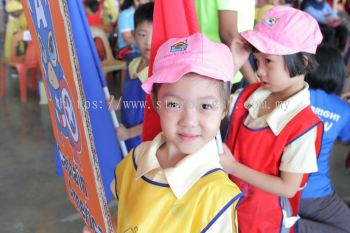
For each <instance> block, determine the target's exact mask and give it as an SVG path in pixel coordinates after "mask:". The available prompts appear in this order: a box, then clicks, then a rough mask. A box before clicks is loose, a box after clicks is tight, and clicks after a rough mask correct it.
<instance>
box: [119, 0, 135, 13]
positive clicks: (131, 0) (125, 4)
mask: <svg viewBox="0 0 350 233" xmlns="http://www.w3.org/2000/svg"><path fill="white" fill-rule="evenodd" d="M131 6H135V4H134V0H124V2H123V4H122V6H121V7H120V10H122V11H123V10H125V9H128V8H129V7H131Z"/></svg>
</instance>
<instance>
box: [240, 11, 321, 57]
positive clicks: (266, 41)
mask: <svg viewBox="0 0 350 233" xmlns="http://www.w3.org/2000/svg"><path fill="white" fill-rule="evenodd" d="M241 36H242V37H243V38H244V39H246V40H247V41H248V42H249V43H250V44H252V45H253V46H254V47H255V48H256V49H257V50H259V51H260V52H262V53H266V54H274V55H288V54H294V53H298V52H308V53H313V54H314V53H316V49H317V46H318V45H319V44H320V43H321V41H322V34H321V31H320V27H319V26H318V23H317V21H316V20H315V19H314V18H313V17H312V16H311V15H309V14H308V13H306V12H303V11H300V10H297V9H294V8H292V7H287V6H277V7H274V8H272V9H271V10H269V11H268V12H266V14H265V16H264V17H263V19H262V20H261V21H260V22H259V23H258V24H257V25H256V26H255V28H254V30H250V31H245V32H242V33H241Z"/></svg>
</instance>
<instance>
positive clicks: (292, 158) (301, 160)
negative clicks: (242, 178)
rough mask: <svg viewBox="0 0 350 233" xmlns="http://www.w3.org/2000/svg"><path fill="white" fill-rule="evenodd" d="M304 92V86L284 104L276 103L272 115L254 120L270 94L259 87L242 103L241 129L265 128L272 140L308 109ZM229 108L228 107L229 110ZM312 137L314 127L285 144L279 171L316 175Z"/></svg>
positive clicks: (305, 92)
mask: <svg viewBox="0 0 350 233" xmlns="http://www.w3.org/2000/svg"><path fill="white" fill-rule="evenodd" d="M308 89H309V85H308V84H307V83H304V88H303V89H302V90H301V91H299V92H298V93H296V94H295V95H293V96H291V97H290V98H288V99H287V100H285V101H283V102H280V103H279V104H278V105H277V106H276V108H275V109H274V110H273V111H272V112H270V113H268V114H266V115H263V116H260V117H258V114H259V107H260V106H261V107H265V106H264V103H265V100H266V98H267V97H268V96H269V95H270V94H271V92H270V91H268V90H266V89H264V88H262V87H259V88H258V89H257V90H255V91H254V92H253V94H251V95H250V96H249V98H248V99H247V100H246V101H245V102H244V107H245V108H246V109H248V112H249V114H248V116H247V118H246V119H245V121H244V125H246V126H247V127H249V128H252V129H257V128H263V127H269V128H270V129H271V131H272V132H273V133H274V134H275V135H276V136H277V135H279V133H280V132H281V131H282V130H283V128H284V127H285V126H286V125H287V124H288V123H289V121H290V120H292V119H293V118H294V117H295V116H296V115H297V114H298V113H299V112H300V111H302V110H303V109H304V108H305V107H307V106H308V105H310V93H309V91H308ZM240 91H241V90H239V91H237V92H236V93H235V94H234V95H233V96H232V100H233V105H234V103H235V102H236V100H237V97H238V95H239V93H240ZM233 105H231V110H232V108H233ZM266 107H267V106H266ZM231 112H232V111H231ZM316 137H317V127H314V128H312V129H311V130H309V131H308V132H307V133H305V134H304V135H302V136H301V137H299V138H298V139H297V140H295V141H293V142H292V143H290V144H288V145H287V146H286V147H285V149H284V153H283V155H282V159H281V164H280V167H279V170H281V171H285V172H292V173H311V172H316V171H317V157H316V149H315V147H314V146H310V145H315V141H316Z"/></svg>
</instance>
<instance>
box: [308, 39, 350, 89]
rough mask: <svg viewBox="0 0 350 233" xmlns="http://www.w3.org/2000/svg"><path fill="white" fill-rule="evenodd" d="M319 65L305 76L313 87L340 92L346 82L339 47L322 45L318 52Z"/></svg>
mask: <svg viewBox="0 0 350 233" xmlns="http://www.w3.org/2000/svg"><path fill="white" fill-rule="evenodd" d="M316 60H317V61H318V63H319V64H320V65H319V67H318V68H317V69H316V70H315V71H314V72H312V73H310V74H307V75H306V77H305V80H306V82H308V83H309V85H310V87H311V88H312V89H322V90H324V91H325V92H327V93H335V94H340V93H341V91H342V88H343V84H344V76H345V74H344V66H345V65H344V61H343V58H342V56H341V54H340V52H339V50H338V49H336V48H334V47H332V46H329V45H321V46H320V47H318V49H317V52H316Z"/></svg>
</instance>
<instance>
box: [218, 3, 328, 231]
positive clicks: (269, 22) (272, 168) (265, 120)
mask: <svg viewBox="0 0 350 233" xmlns="http://www.w3.org/2000/svg"><path fill="white" fill-rule="evenodd" d="M241 35H242V37H243V38H244V39H245V40H247V41H248V42H249V44H250V45H251V46H253V55H254V57H255V60H256V63H257V68H258V70H257V75H258V77H259V78H260V81H261V82H260V83H259V84H252V85H250V86H248V87H247V88H246V89H245V90H243V91H242V92H241V93H240V95H239V96H238V97H237V100H236V101H234V104H235V105H234V109H233V112H232V116H231V123H230V128H229V133H228V137H227V140H226V144H227V146H228V148H225V155H223V156H222V157H221V162H222V165H223V167H224V168H225V169H226V171H227V172H228V173H229V174H231V175H232V176H231V179H232V180H233V181H234V182H235V183H236V184H237V185H238V186H239V187H240V189H241V190H242V192H244V195H245V197H244V199H243V200H242V202H241V204H240V205H239V207H238V221H239V226H240V232H241V233H258V232H259V233H261V232H268V233H277V232H290V229H289V228H291V227H292V226H293V225H294V223H295V222H296V221H297V219H298V217H297V216H296V215H297V209H296V207H297V206H298V199H299V195H300V194H299V193H298V190H299V187H302V186H303V184H304V178H305V176H304V174H306V173H310V172H315V171H317V162H316V156H317V154H318V149H319V144H320V139H321V134H322V123H321V122H320V120H319V119H318V118H317V117H316V115H314V114H313V112H312V110H311V108H310V100H309V99H310V96H309V92H308V85H307V84H306V83H305V82H304V74H305V73H307V72H309V71H311V70H312V69H313V67H314V66H315V61H314V57H313V55H311V53H315V51H316V48H317V45H318V44H319V43H320V42H321V40H322V35H321V32H320V30H319V27H318V24H317V22H316V21H315V20H314V19H313V18H312V17H311V16H310V15H308V14H306V13H304V12H302V11H299V10H296V9H294V8H290V7H282V6H281V7H275V8H272V9H271V10H270V11H268V12H267V13H266V15H265V16H264V18H263V20H262V21H261V22H259V23H258V24H257V25H256V27H255V29H254V30H253V31H246V32H243V33H241ZM247 52H248V51H247ZM231 152H232V154H233V155H232V154H231ZM292 197H294V198H293V199H291V200H289V199H288V198H292Z"/></svg>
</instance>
